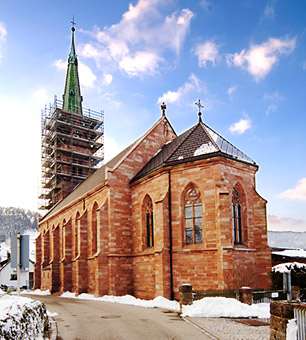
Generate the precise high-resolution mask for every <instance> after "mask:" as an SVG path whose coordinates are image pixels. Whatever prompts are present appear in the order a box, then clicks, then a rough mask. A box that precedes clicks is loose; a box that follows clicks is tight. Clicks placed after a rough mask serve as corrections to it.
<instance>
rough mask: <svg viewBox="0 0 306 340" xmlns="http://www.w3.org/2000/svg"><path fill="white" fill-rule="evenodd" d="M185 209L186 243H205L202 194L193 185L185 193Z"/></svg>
mask: <svg viewBox="0 0 306 340" xmlns="http://www.w3.org/2000/svg"><path fill="white" fill-rule="evenodd" d="M184 209H185V243H186V244H193V243H201V242H202V241H203V232H202V203H201V194H200V192H199V190H198V188H196V187H195V186H194V185H193V184H191V185H189V187H188V188H187V190H186V192H185V196H184Z"/></svg>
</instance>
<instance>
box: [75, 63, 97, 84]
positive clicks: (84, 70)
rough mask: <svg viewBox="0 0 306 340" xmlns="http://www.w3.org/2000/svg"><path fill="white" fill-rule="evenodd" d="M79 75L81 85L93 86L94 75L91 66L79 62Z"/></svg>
mask: <svg viewBox="0 0 306 340" xmlns="http://www.w3.org/2000/svg"><path fill="white" fill-rule="evenodd" d="M79 76H80V83H81V84H82V86H83V87H91V88H92V87H94V83H95V80H96V79H97V77H96V75H95V74H94V73H93V72H92V70H91V68H90V67H88V66H87V65H85V64H83V63H80V62H79Z"/></svg>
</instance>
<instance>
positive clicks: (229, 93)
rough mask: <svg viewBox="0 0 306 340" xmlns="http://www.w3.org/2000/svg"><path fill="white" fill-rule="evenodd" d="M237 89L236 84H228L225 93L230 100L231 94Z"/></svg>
mask: <svg viewBox="0 0 306 340" xmlns="http://www.w3.org/2000/svg"><path fill="white" fill-rule="evenodd" d="M236 90H237V85H233V86H230V87H229V88H228V90H227V94H228V96H229V97H230V100H232V99H233V94H234V93H235V92H236Z"/></svg>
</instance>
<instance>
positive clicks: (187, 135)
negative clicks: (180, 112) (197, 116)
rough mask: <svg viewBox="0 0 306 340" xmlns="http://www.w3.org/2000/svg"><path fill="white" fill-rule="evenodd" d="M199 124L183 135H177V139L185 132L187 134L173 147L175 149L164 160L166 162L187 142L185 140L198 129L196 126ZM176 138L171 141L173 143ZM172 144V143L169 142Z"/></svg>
mask: <svg viewBox="0 0 306 340" xmlns="http://www.w3.org/2000/svg"><path fill="white" fill-rule="evenodd" d="M197 126H198V124H196V125H194V126H192V127H191V128H190V129H189V130H187V131H185V132H183V133H182V134H181V135H179V136H177V137H176V138H175V139H177V138H180V137H183V136H184V134H186V136H185V138H183V140H182V141H181V142H180V143H178V145H177V147H176V148H174V149H173V151H172V152H171V153H170V154H169V156H168V157H167V158H166V159H165V160H164V162H165V163H166V162H167V161H168V159H169V158H171V156H172V155H173V154H174V153H175V152H176V150H177V149H178V148H179V147H180V146H181V145H182V144H183V143H185V141H186V140H187V139H188V137H189V136H190V135H191V134H192V132H193V131H194V130H195V129H196V127H197ZM188 132H189V133H188ZM175 139H173V140H172V141H171V143H173V142H174V141H175ZM169 144H170V143H169Z"/></svg>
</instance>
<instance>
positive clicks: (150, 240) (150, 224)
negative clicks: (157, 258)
mask: <svg viewBox="0 0 306 340" xmlns="http://www.w3.org/2000/svg"><path fill="white" fill-rule="evenodd" d="M144 209H145V225H146V242H147V247H148V248H150V247H154V218H153V217H154V216H153V203H152V199H151V198H150V197H149V196H147V197H146V199H145V202H144Z"/></svg>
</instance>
